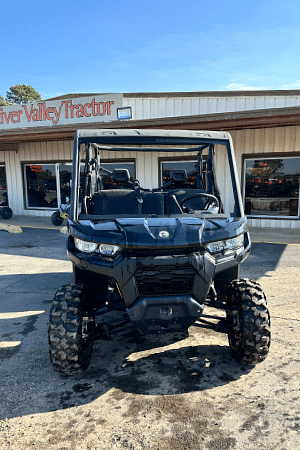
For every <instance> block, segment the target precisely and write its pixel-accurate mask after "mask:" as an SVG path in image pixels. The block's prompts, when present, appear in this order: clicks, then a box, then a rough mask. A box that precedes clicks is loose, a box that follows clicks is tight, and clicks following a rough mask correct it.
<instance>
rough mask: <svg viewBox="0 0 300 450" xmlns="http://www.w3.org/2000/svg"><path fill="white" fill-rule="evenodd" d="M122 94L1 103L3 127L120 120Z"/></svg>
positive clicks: (0, 123) (1, 122) (5, 128)
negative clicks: (22, 103)
mask: <svg viewBox="0 0 300 450" xmlns="http://www.w3.org/2000/svg"><path fill="white" fill-rule="evenodd" d="M121 107H123V95H122V94H106V95H96V96H92V97H78V98H72V99H62V100H49V101H40V102H37V103H26V104H24V105H11V106H1V107H0V131H1V130H7V129H16V128H27V127H37V126H44V127H45V126H55V125H68V124H76V123H78V124H81V123H90V122H104V121H112V120H118V116H117V109H118V108H121Z"/></svg>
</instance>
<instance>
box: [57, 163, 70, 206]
mask: <svg viewBox="0 0 300 450" xmlns="http://www.w3.org/2000/svg"><path fill="white" fill-rule="evenodd" d="M71 178H72V165H71V164H60V165H59V187H60V202H61V203H62V204H66V203H68V201H69V200H70V197H71Z"/></svg>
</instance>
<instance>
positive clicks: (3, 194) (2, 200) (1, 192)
mask: <svg viewBox="0 0 300 450" xmlns="http://www.w3.org/2000/svg"><path fill="white" fill-rule="evenodd" d="M0 204H1V205H2V206H8V200H7V185H6V174H5V166H0Z"/></svg>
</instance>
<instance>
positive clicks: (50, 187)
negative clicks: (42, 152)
mask: <svg viewBox="0 0 300 450" xmlns="http://www.w3.org/2000/svg"><path fill="white" fill-rule="evenodd" d="M56 179H57V177H56V166H55V164H30V165H26V166H25V183H26V203H27V205H26V206H27V207H29V208H58V202H57V183H56Z"/></svg>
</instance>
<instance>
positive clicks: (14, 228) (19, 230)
mask: <svg viewBox="0 0 300 450" xmlns="http://www.w3.org/2000/svg"><path fill="white" fill-rule="evenodd" d="M0 230H4V231H8V232H9V233H22V228H21V227H19V226H18V225H5V224H3V223H0Z"/></svg>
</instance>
